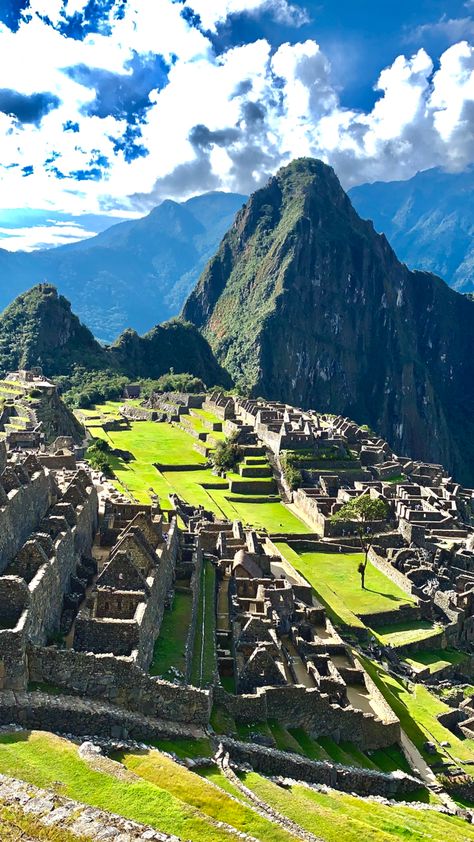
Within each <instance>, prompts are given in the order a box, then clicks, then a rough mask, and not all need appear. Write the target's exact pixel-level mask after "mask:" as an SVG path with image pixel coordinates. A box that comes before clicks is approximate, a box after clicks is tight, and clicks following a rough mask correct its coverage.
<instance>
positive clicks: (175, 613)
mask: <svg viewBox="0 0 474 842" xmlns="http://www.w3.org/2000/svg"><path fill="white" fill-rule="evenodd" d="M192 610H193V597H192V594H191V592H189V593H186V592H181V591H175V595H174V599H173V605H172V607H171V609H167V610H166V611H165V613H164V615H163V621H162V623H161V629H160V634H159V637H158V638H157V640H156V641H155V646H154V649H153V660H152V662H151V666H150V673H151V675H161V677H162V678H166V679H171V678H173V674H172V673H170V668H171V667H175V668H176V669H177V670H179V672H180V673H182V675H183V676H184V675H185V670H186V661H185V646H186V638H187V634H188V629H189V623H190V622H191V614H192Z"/></svg>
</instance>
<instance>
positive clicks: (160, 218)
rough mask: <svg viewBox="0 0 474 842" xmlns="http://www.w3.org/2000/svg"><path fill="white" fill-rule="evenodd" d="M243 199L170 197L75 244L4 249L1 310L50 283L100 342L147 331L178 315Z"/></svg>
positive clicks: (217, 195) (0, 263)
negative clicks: (127, 331)
mask: <svg viewBox="0 0 474 842" xmlns="http://www.w3.org/2000/svg"><path fill="white" fill-rule="evenodd" d="M245 198H246V197H245V196H241V195H239V194H236V193H220V192H216V193H206V194H204V195H203V196H197V197H195V198H193V199H189V200H188V201H187V202H182V203H178V202H173V201H169V200H168V201H165V202H163V203H162V204H161V205H159V206H158V207H157V208H155V209H154V210H152V211H151V213H149V214H148V216H145V217H143V218H142V219H137V220H131V221H127V222H121V223H119V224H117V225H113V226H112V227H111V228H108V229H107V230H106V231H104V232H102V233H100V234H98V235H97V236H96V237H92V238H90V239H87V240H82V241H81V242H78V243H71V244H68V245H64V246H59V247H58V248H54V249H47V250H39V251H34V252H29V253H27V252H9V251H6V250H4V249H0V279H1V288H0V310H1V309H3V308H4V307H5V306H6V305H7V304H9V303H10V302H11V301H12V299H13V298H14V297H15V296H17V295H18V294H19V293H22V292H24V291H26V290H27V289H29V288H30V287H31V286H33V285H34V284H37V283H39V282H44V281H47V282H48V283H52V284H54V285H56V286H57V287H58V289H59V291H60V292H61V293H62V294H63V295H66V296H67V297H68V298H69V299H70V300H71V302H72V305H73V309H74V311H75V312H76V313H77V314H78V316H79V317H80V319H81V320H82V321H83V322H85V324H87V326H88V327H89V328H90V329H91V330H92V332H93V333H94V335H95V336H97V337H98V338H99V339H101V340H104V341H107V342H111V341H113V340H114V339H115V338H116V337H117V336H118V334H119V333H121V332H122V331H123V330H124V329H125V328H127V327H129V326H132V327H133V328H134V329H135V330H137V331H139V332H140V333H142V332H145V331H147V330H149V329H150V328H151V327H152V326H153V325H156V324H157V323H158V322H162V321H164V320H166V319H169V318H170V317H172V316H174V315H176V314H177V313H178V312H179V310H180V308H181V306H182V304H183V301H184V300H185V299H186V296H187V295H188V293H189V292H190V291H191V289H192V288H193V286H194V284H195V283H196V281H197V279H198V277H199V275H200V273H201V271H202V270H203V268H204V266H205V264H206V262H207V261H208V260H209V258H210V257H212V255H213V254H214V252H215V251H216V249H217V247H218V245H219V242H220V240H221V238H222V237H223V235H224V234H225V232H226V231H227V229H228V228H229V227H230V225H231V224H232V221H233V219H234V216H235V213H236V211H237V210H238V208H240V207H241V206H242V204H243V202H244V201H245Z"/></svg>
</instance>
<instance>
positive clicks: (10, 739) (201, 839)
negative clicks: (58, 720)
mask: <svg viewBox="0 0 474 842" xmlns="http://www.w3.org/2000/svg"><path fill="white" fill-rule="evenodd" d="M178 768H180V767H178ZM0 771H1V772H3V773H5V774H8V775H13V776H16V777H19V778H21V779H22V780H25V781H28V782H30V783H33V784H35V785H36V786H41V787H45V788H48V787H49V788H56V789H57V790H58V791H59V792H60V793H61V794H63V795H67V796H69V797H71V798H75V799H77V800H78V801H83V802H84V803H86V804H91V805H92V806H95V807H100V808H101V809H104V810H110V811H111V812H115V813H118V814H119V815H123V816H125V817H127V818H130V819H133V820H135V821H139V822H143V823H145V824H150V825H152V826H153V827H155V828H157V829H159V830H162V831H164V832H166V833H169V834H173V833H174V834H176V835H178V836H179V837H181V838H182V839H189V840H192V841H193V842H224V840H227V839H229V840H230V839H234V838H235V836H234V835H233V834H230V833H228V832H227V831H225V830H223V829H222V828H216V827H215V826H214V825H213V824H212V822H210V821H209V819H208V817H207V816H206V815H205V814H204V813H202V812H200V811H199V810H198V809H196V808H195V807H194V806H192V805H189V804H188V803H187V799H186V798H184V800H181V799H180V798H179V797H176V796H174V795H172V794H171V793H170V792H169V791H168V789H167V788H166V786H167V781H166V780H163V781H161V782H160V785H158V784H153V783H150V782H149V781H145V780H140V779H137V780H136V781H133V780H122V779H119V778H116V777H113V776H112V775H109V774H106V773H103V772H97V771H94V770H93V769H91V768H90V766H89V765H88V764H87V763H86V762H85V761H84V760H81V758H79V756H78V754H77V747H76V746H74V745H73V744H72V743H69V742H67V740H63V739H61V738H60V737H56V736H53V735H52V734H45V733H41V732H32V733H31V734H30V736H29V738H28V739H25V738H24V735H21V734H14V735H8V736H6V735H2V736H1V737H0ZM58 782H60V783H59V785H58ZM183 795H185V793H184V792H183ZM266 838H267V839H269V840H270V836H268V837H266ZM286 838H287V839H288V838H289V837H286Z"/></svg>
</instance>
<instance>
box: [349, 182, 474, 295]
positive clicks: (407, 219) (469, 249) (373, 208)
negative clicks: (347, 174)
mask: <svg viewBox="0 0 474 842" xmlns="http://www.w3.org/2000/svg"><path fill="white" fill-rule="evenodd" d="M473 191H474V167H470V168H469V169H467V170H466V171H464V172H462V173H448V172H445V171H443V170H442V169H440V168H435V169H430V170H424V171H422V172H419V173H417V174H416V175H415V176H413V178H410V179H408V180H406V181H390V182H383V181H376V182H373V183H372V184H361V185H359V186H357V187H352V188H351V189H350V190H349V191H348V195H349V197H350V199H351V201H352V203H353V205H354V207H355V209H356V210H357V212H358V213H359V215H360V216H361V217H363V218H364V219H372V220H373V222H374V225H375V228H376V230H377V231H379V232H382V231H383V232H384V233H385V234H386V236H387V237H388V239H389V241H390V243H391V245H392V247H393V248H394V249H395V251H396V253H397V255H398V257H399V259H400V260H402V261H403V262H404V263H406V264H407V265H408V266H409V267H410V268H412V269H425V270H427V271H430V272H434V273H435V274H437V275H440V276H441V277H442V278H444V279H445V280H446V282H447V283H448V284H449V285H450V286H452V287H453V288H454V289H457V290H458V291H459V292H473V291H474V245H473V243H474V211H473V207H472V193H473Z"/></svg>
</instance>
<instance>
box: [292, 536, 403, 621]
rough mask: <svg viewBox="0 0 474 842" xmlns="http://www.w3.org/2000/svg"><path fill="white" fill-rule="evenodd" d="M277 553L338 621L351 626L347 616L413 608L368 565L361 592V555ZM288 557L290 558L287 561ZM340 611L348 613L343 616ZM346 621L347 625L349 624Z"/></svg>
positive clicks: (375, 569) (392, 585)
mask: <svg viewBox="0 0 474 842" xmlns="http://www.w3.org/2000/svg"><path fill="white" fill-rule="evenodd" d="M280 549H282V551H283V552H284V555H285V557H286V558H288V561H290V562H291V563H292V564H293V565H294V566H295V567H297V569H298V570H299V571H300V573H302V574H303V576H304V577H305V578H306V579H307V580H308V582H309V583H310V584H311V585H312V586H313V588H314V589H315V591H316V593H317V594H319V595H320V596H321V599H322V600H323V602H325V603H326V604H327V605H329V606H330V608H332V610H333V612H334V613H335V614H336V615H337V616H339V618H340V621H342V622H343V623H346V624H347V625H353V620H352V618H351V616H350V614H352V615H356V616H359V615H360V616H361V617H362V618H363V616H364V615H365V614H375V613H377V614H383V612H385V611H393V610H396V609H397V608H400V607H401V606H405V605H414V604H415V603H414V601H413V600H412V599H410V597H409V596H408V595H407V594H406V593H405V592H404V591H402V590H401V589H400V588H399V587H398V586H397V585H395V584H394V582H392V581H391V580H390V579H389V578H388V577H387V576H385V575H384V574H383V573H381V572H380V571H379V570H377V568H376V567H374V566H373V565H372V564H371V563H370V562H369V563H368V565H367V572H366V576H365V585H366V586H365V589H362V588H361V584H360V576H359V573H358V572H357V567H358V565H359V564H360V562H361V561H363V559H364V556H363V554H362V553H296V552H294V551H293V552H292V553H291V554H288V552H287V550H286V545H283V544H280ZM289 555H291V558H290V557H289ZM341 608H345V609H347V611H348V612H350V614H346V612H345V611H342V615H341ZM348 620H349V622H348Z"/></svg>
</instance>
